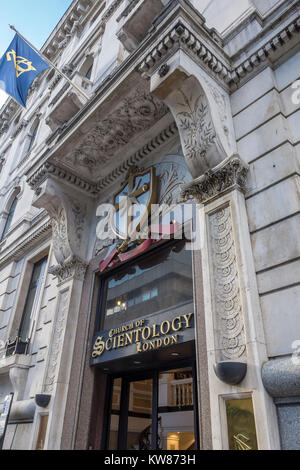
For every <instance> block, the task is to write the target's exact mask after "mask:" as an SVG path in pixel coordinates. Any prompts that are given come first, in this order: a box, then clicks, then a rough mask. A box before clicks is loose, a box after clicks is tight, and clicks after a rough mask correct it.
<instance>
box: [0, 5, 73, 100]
mask: <svg viewBox="0 0 300 470" xmlns="http://www.w3.org/2000/svg"><path fill="white" fill-rule="evenodd" d="M71 3H72V0H0V57H2V55H3V54H4V53H5V51H6V49H7V48H8V46H9V45H10V43H11V41H12V40H13V37H14V34H15V33H14V31H12V30H11V29H10V28H9V26H8V25H9V24H12V25H14V26H15V28H16V29H17V30H18V31H20V33H21V34H22V35H23V36H24V37H25V38H26V39H28V41H30V42H31V43H32V44H34V46H35V47H37V48H38V49H40V48H41V47H42V46H43V44H44V43H45V41H46V40H47V38H48V37H49V35H50V34H51V32H52V30H53V29H54V28H55V26H56V25H57V23H58V22H59V20H60V19H61V17H62V16H63V14H64V13H65V11H66V10H67V9H68V7H69V6H70V4H71ZM7 97H8V96H7V95H6V94H5V93H4V92H3V91H2V90H0V107H1V106H2V105H3V103H4V102H5V100H6V99H7Z"/></svg>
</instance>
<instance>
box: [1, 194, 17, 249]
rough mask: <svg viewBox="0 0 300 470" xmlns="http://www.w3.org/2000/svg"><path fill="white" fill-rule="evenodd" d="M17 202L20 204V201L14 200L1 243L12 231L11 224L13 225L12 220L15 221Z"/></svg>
mask: <svg viewBox="0 0 300 470" xmlns="http://www.w3.org/2000/svg"><path fill="white" fill-rule="evenodd" d="M17 202H18V199H17V198H15V199H14V200H13V203H12V205H11V206H10V209H9V213H8V216H7V219H6V223H5V226H4V229H3V232H2V236H1V241H2V240H3V239H4V237H5V236H6V234H7V232H8V231H9V229H10V226H11V223H12V219H13V217H14V214H15V210H16V206H17Z"/></svg>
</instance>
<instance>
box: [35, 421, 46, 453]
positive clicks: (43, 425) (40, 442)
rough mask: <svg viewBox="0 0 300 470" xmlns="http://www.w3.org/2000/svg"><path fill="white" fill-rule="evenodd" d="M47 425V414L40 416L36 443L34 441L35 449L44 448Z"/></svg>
mask: <svg viewBox="0 0 300 470" xmlns="http://www.w3.org/2000/svg"><path fill="white" fill-rule="evenodd" d="M47 425H48V415H45V416H41V418H40V427H39V434H38V438H37V443H36V450H43V449H44V445H45V438H46V432H47Z"/></svg>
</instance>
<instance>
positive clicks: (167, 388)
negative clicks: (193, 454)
mask: <svg viewBox="0 0 300 470" xmlns="http://www.w3.org/2000/svg"><path fill="white" fill-rule="evenodd" d="M158 426H159V427H158V439H159V448H160V449H161V450H194V449H195V431H194V399H193V375H192V369H191V368H185V369H176V370H171V371H167V372H162V373H161V374H159V389H158Z"/></svg>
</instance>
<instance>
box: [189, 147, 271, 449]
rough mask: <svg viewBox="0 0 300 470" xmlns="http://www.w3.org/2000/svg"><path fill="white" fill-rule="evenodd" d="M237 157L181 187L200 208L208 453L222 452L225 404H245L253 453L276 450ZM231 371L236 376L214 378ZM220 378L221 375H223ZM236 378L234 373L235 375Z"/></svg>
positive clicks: (241, 167) (242, 175)
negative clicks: (251, 420)
mask: <svg viewBox="0 0 300 470" xmlns="http://www.w3.org/2000/svg"><path fill="white" fill-rule="evenodd" d="M246 176H247V165H246V164H245V163H244V162H243V161H242V160H241V158H240V157H239V156H238V155H234V156H233V157H232V158H229V159H227V160H226V161H225V162H223V163H222V164H221V165H218V166H217V167H215V168H214V169H212V170H211V171H209V172H207V173H205V174H204V175H202V176H201V177H199V178H197V179H195V180H194V181H192V182H191V183H190V184H189V185H186V186H185V187H184V188H183V196H184V198H185V199H186V198H189V197H193V198H195V199H196V200H197V201H198V202H199V203H201V205H200V209H199V211H200V217H199V220H200V222H199V227H200V230H201V253H202V270H203V285H204V289H203V291H204V315H205V325H206V343H207V357H208V379H209V393H210V408H211V424H212V442H213V449H226V448H227V446H228V437H227V422H226V409H225V403H226V399H234V398H237V399H239V398H246V397H252V400H253V407H254V414H255V421H256V432H257V440H258V447H259V449H279V448H280V444H279V436H278V425H277V418H276V411H275V406H274V403H273V401H272V399H271V397H270V396H269V395H268V394H267V392H266V390H265V388H264V386H263V383H262V377H261V367H262V365H263V363H264V362H265V361H266V360H267V350H266V343H265V338H264V330H263V324H262V318H261V309H260V304H259V297H258V290H257V285H256V276H255V270H254V263H253V255H252V247H251V242H250V235H249V228H248V220H247V213H246V206H245V198H244V194H243V193H244V190H245V185H246ZM224 366H225V368H226V367H227V369H231V370H232V368H233V367H234V368H235V369H234V370H235V371H236V370H237V371H238V374H237V375H236V374H235V376H234V380H232V376H230V374H229V375H228V377H226V374H223V375H221V374H220V368H221V370H224ZM225 371H226V369H225ZM239 371H241V374H240V375H239Z"/></svg>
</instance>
